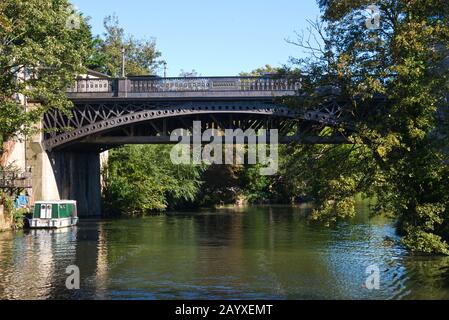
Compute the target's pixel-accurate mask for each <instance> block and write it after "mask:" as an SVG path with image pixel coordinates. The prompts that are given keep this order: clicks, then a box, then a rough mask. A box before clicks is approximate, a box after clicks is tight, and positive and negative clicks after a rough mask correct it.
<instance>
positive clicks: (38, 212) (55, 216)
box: [29, 200, 78, 229]
mask: <svg viewBox="0 0 449 320" xmlns="http://www.w3.org/2000/svg"><path fill="white" fill-rule="evenodd" d="M77 223H78V215H77V210H76V201H71V200H62V201H38V202H36V203H35V204H34V211H33V217H32V218H31V219H29V225H30V228H32V229H38V228H45V229H47V228H48V229H58V228H67V227H72V226H75V225H76V224H77Z"/></svg>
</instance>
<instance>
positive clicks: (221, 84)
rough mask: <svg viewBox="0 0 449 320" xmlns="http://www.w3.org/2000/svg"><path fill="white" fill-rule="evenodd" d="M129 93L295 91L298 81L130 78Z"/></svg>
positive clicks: (255, 78)
mask: <svg viewBox="0 0 449 320" xmlns="http://www.w3.org/2000/svg"><path fill="white" fill-rule="evenodd" d="M130 82H131V88H130V92H135V93H145V92H194V91H295V90H299V89H300V86H301V82H300V81H299V80H298V79H288V78H269V77H195V78H130Z"/></svg>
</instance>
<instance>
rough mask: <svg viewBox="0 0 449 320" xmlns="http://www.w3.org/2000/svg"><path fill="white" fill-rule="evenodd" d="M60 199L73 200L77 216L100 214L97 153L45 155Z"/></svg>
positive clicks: (74, 152)
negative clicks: (76, 208) (51, 169)
mask: <svg viewBox="0 0 449 320" xmlns="http://www.w3.org/2000/svg"><path fill="white" fill-rule="evenodd" d="M48 156H49V159H50V163H51V166H52V168H53V174H54V178H55V182H56V186H57V188H58V193H59V198H60V199H70V200H76V201H77V205H78V215H79V216H80V217H87V216H100V215H101V184H100V172H101V165H100V154H99V153H97V152H81V151H79V152H77V151H54V152H50V153H48Z"/></svg>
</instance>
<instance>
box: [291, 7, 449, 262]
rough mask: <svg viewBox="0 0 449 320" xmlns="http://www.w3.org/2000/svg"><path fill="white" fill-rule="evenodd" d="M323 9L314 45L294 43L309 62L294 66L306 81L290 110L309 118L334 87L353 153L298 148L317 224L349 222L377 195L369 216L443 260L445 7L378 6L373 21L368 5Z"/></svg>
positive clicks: (448, 184)
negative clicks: (360, 203) (361, 199)
mask: <svg viewBox="0 0 449 320" xmlns="http://www.w3.org/2000/svg"><path fill="white" fill-rule="evenodd" d="M319 5H320V7H321V10H322V13H323V15H322V20H321V21H319V22H318V23H314V24H313V27H314V29H315V31H316V33H315V34H317V35H318V36H320V37H321V38H320V40H318V41H317V42H316V44H311V43H310V42H309V41H307V40H306V41H303V40H304V39H299V41H298V42H297V44H298V45H300V46H302V47H303V48H306V49H307V50H309V52H312V55H311V57H310V58H308V59H298V60H296V61H295V62H296V63H298V64H299V65H300V66H301V68H302V71H303V72H304V73H306V74H307V75H308V76H307V77H305V81H304V87H303V90H304V95H303V99H302V101H301V106H299V105H296V106H297V107H298V108H311V107H313V105H316V104H317V103H320V101H322V99H324V98H323V97H322V96H320V95H317V94H316V88H317V87H326V86H337V87H338V88H339V91H340V95H339V96H338V99H339V100H343V101H346V102H347V106H346V107H347V114H350V115H352V117H351V123H350V125H352V126H353V128H355V132H354V134H353V135H352V137H351V142H352V143H353V146H350V147H349V146H336V147H333V146H311V147H310V146H303V147H300V149H301V152H299V153H298V157H299V159H301V160H299V161H300V162H302V163H303V164H304V169H303V170H304V172H306V173H307V175H308V176H307V177H306V181H307V182H308V183H307V187H306V188H307V189H308V191H309V192H311V193H312V195H313V197H314V199H315V202H316V204H317V210H316V211H315V217H317V218H319V217H325V219H327V220H329V219H330V220H336V219H338V218H340V217H345V216H347V214H348V213H351V212H353V211H354V202H353V200H352V199H353V196H354V195H355V194H356V193H357V192H363V193H365V194H367V195H376V196H377V198H378V202H377V203H378V204H377V206H376V207H375V208H374V209H375V212H377V213H387V214H389V215H391V216H393V217H395V218H396V219H397V221H398V231H399V232H400V234H402V235H403V236H404V238H403V242H404V244H405V245H407V247H408V248H410V249H411V250H412V251H417V252H425V253H444V254H448V253H449V246H448V244H447V241H448V240H449V195H448V192H447V190H449V165H448V164H449V154H448V152H447V141H448V130H447V119H448V118H447V108H448V107H447V100H446V95H447V92H448V83H449V82H448V80H449V79H448V73H447V70H443V69H442V68H441V66H442V61H443V60H444V59H445V58H446V56H447V54H448V52H447V47H446V46H447V43H448V39H449V4H448V2H447V1H437V0H414V1H411V0H404V1H399V0H382V1H377V5H378V8H379V11H378V12H375V13H374V17H373V16H370V14H369V13H367V8H368V6H369V5H371V1H363V0H349V1H331V0H321V1H319ZM371 9H373V8H372V7H371ZM375 11H377V10H375ZM376 19H379V21H380V28H378V29H377V28H376V26H375V25H374V27H373V24H372V22H373V21H374V22H375V21H376ZM379 98H381V99H379ZM445 123H446V125H444V124H445ZM344 125H348V123H345V124H342V126H344ZM337 129H338V128H337ZM445 148H446V149H445ZM308 159H313V161H310V160H308ZM318 164H319V165H318ZM337 164H338V165H337ZM320 168H324V169H323V170H321V169H320Z"/></svg>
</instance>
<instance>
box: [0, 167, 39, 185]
mask: <svg viewBox="0 0 449 320" xmlns="http://www.w3.org/2000/svg"><path fill="white" fill-rule="evenodd" d="M31 177H32V175H31V172H23V173H17V172H14V171H0V189H22V188H23V189H24V188H31V187H32V179H31Z"/></svg>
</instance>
